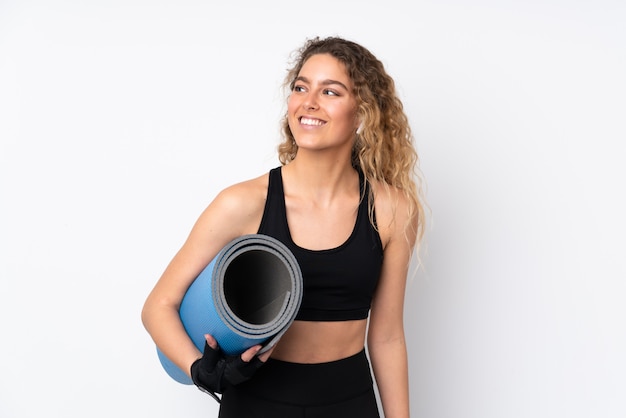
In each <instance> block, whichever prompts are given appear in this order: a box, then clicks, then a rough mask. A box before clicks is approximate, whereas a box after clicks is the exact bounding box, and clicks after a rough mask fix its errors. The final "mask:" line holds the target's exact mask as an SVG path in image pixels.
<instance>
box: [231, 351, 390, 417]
mask: <svg viewBox="0 0 626 418" xmlns="http://www.w3.org/2000/svg"><path fill="white" fill-rule="evenodd" d="M266 417H267V418H349V417H359V418H379V417H380V415H379V412H378V406H377V404H376V397H375V395H374V387H373V382H372V375H371V373H370V368H369V361H368V359H367V356H366V354H365V350H363V351H361V352H360V353H358V354H355V355H353V356H351V357H348V358H345V359H342V360H337V361H332V362H329V363H317V364H300V363H289V362H285V361H280V360H274V359H269V360H268V361H267V363H266V364H265V365H263V367H261V368H260V369H259V370H258V371H257V372H256V374H255V375H254V377H252V379H250V380H249V381H247V382H244V383H242V384H240V385H237V386H231V387H228V388H227V389H226V390H225V391H224V394H223V395H222V404H221V407H220V413H219V418H266Z"/></svg>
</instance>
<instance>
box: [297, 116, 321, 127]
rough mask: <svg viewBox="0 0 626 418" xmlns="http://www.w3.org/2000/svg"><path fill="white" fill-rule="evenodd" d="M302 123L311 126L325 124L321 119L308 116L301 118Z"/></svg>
mask: <svg viewBox="0 0 626 418" xmlns="http://www.w3.org/2000/svg"><path fill="white" fill-rule="evenodd" d="M300 123H301V124H303V125H309V126H322V125H323V124H324V122H322V121H321V120H318V119H308V118H301V119H300Z"/></svg>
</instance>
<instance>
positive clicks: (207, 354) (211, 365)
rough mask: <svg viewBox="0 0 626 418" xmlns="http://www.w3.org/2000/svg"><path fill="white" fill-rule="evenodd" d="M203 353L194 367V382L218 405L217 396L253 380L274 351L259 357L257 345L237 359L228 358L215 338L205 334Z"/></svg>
mask: <svg viewBox="0 0 626 418" xmlns="http://www.w3.org/2000/svg"><path fill="white" fill-rule="evenodd" d="M205 339H206V342H205V344H204V354H203V355H202V357H200V358H199V359H197V360H196V361H194V362H193V363H192V364H191V379H192V380H193V383H194V384H195V385H196V386H198V388H199V389H200V390H202V391H203V392H207V393H208V394H209V395H211V396H212V397H213V398H214V399H215V400H217V401H218V402H219V401H220V399H219V398H218V397H217V395H216V393H223V392H224V389H226V388H227V387H228V386H229V385H237V384H239V383H242V382H245V381H246V380H248V379H250V378H251V377H252V376H253V375H254V372H256V371H257V370H258V369H259V368H260V367H261V366H262V365H263V364H264V363H265V361H267V359H268V358H269V356H270V354H271V352H272V350H273V348H272V349H270V350H268V351H267V352H265V353H263V354H261V355H260V356H257V354H258V352H259V351H260V350H261V348H262V346H261V345H255V346H253V347H250V348H249V349H247V350H246V351H244V352H243V353H242V354H241V355H238V356H229V355H226V354H225V353H224V352H223V351H222V350H221V349H220V348H219V346H218V344H217V341H216V340H215V338H213V336H211V335H209V334H206V335H205Z"/></svg>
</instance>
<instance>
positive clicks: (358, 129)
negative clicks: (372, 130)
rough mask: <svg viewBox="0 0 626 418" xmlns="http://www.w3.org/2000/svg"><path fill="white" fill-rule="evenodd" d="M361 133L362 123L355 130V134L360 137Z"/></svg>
mask: <svg viewBox="0 0 626 418" xmlns="http://www.w3.org/2000/svg"><path fill="white" fill-rule="evenodd" d="M361 132H363V122H361V124H360V125H359V127H358V128H357V129H356V134H357V135H360V134H361Z"/></svg>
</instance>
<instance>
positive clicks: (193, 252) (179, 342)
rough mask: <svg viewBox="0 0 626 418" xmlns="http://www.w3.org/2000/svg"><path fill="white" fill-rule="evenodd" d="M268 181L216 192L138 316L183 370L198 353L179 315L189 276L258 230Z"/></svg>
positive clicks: (192, 277)
mask: <svg viewBox="0 0 626 418" xmlns="http://www.w3.org/2000/svg"><path fill="white" fill-rule="evenodd" d="M266 182H267V180H266V179H265V178H264V177H260V178H257V179H254V180H250V181H248V182H244V183H239V184H236V185H234V186H231V187H229V188H227V189H225V190H223V191H222V192H221V193H219V194H218V196H217V197H216V198H215V199H214V200H213V202H211V204H210V205H209V206H208V207H207V208H206V209H205V210H204V211H203V213H202V214H201V215H200V217H199V218H198V220H197V221H196V223H195V225H194V226H193V228H192V230H191V232H190V234H189V236H188V237H187V240H186V241H185V243H184V244H183V246H182V247H181V249H180V250H179V251H178V253H177V254H176V255H175V256H174V258H173V259H172V260H171V262H170V263H169V265H168V266H167V268H166V269H165V271H164V272H163V274H162V276H161V277H160V278H159V280H158V281H157V283H156V285H155V286H154V288H153V289H152V291H151V292H150V294H149V295H148V298H147V299H146V301H145V304H144V306H143V310H142V313H141V318H142V321H143V324H144V326H145V328H146V330H147V331H148V333H149V334H150V336H151V337H152V339H153V340H154V342H155V344H156V345H157V346H158V347H159V349H160V350H161V351H162V352H163V354H165V355H166V356H167V357H168V358H169V359H170V360H171V361H172V362H173V363H174V364H176V366H178V367H179V368H180V369H181V370H184V371H186V372H187V373H189V368H190V366H191V363H193V361H194V360H196V359H197V358H199V357H200V356H201V353H200V351H199V350H198V349H197V348H196V347H195V345H194V344H193V342H192V341H191V339H190V338H189V336H188V335H187V333H186V332H185V329H184V327H183V324H182V322H181V320H180V316H179V313H178V309H179V307H180V304H181V302H182V299H183V297H184V295H185V292H186V291H187V289H188V288H189V286H190V285H191V283H192V282H193V280H194V279H195V278H196V277H197V276H198V274H200V272H201V271H202V269H204V267H206V266H207V265H208V264H209V262H211V260H212V259H213V258H214V257H215V256H216V255H217V253H218V252H219V251H220V250H221V249H222V248H223V247H224V246H225V245H226V244H227V243H228V242H230V241H231V240H232V239H234V238H236V237H238V236H241V235H244V234H251V233H256V232H257V230H258V226H259V223H260V221H261V217H262V214H263V207H264V203H265V192H266V190H267V183H266ZM264 185H265V188H264Z"/></svg>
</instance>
